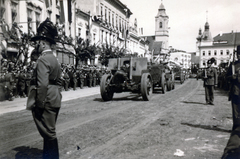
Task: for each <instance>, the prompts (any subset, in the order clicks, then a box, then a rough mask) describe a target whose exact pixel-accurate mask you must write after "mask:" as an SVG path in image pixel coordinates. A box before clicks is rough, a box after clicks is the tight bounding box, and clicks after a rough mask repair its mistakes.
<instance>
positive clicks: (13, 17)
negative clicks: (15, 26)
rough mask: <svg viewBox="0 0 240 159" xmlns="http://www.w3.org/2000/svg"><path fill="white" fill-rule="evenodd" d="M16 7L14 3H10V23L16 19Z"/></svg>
mask: <svg viewBox="0 0 240 159" xmlns="http://www.w3.org/2000/svg"><path fill="white" fill-rule="evenodd" d="M3 3H4V2H3ZM17 5H18V4H17V3H14V2H13V1H12V2H11V11H12V22H15V20H16V17H17V13H18V11H17Z"/></svg>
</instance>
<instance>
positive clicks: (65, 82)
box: [0, 58, 108, 101]
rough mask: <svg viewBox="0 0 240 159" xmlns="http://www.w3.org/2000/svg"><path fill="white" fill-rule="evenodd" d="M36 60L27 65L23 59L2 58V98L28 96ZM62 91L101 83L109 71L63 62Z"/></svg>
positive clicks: (0, 78) (10, 98) (0, 71)
mask: <svg viewBox="0 0 240 159" xmlns="http://www.w3.org/2000/svg"><path fill="white" fill-rule="evenodd" d="M34 65H35V62H34V61H31V62H30V63H29V64H28V65H27V66H26V65H24V64H23V63H22V62H21V61H20V62H19V63H13V62H10V61H7V60H6V59H4V58H3V59H1V63H0V94H1V95H0V100H1V101H3V100H9V101H12V100H14V98H19V97H20V98H26V97H27V96H28V90H29V87H30V82H31V80H32V75H33V68H34ZM61 69H62V91H68V90H70V89H72V90H76V89H83V88H86V87H95V86H96V85H100V80H101V77H102V75H103V74H105V73H108V71H107V70H106V68H99V67H97V66H95V65H81V66H80V65H79V66H77V67H75V66H74V65H72V64H63V63H62V64H61Z"/></svg>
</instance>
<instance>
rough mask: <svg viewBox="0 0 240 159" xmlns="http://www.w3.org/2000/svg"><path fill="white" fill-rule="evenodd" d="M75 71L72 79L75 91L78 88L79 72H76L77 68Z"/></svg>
mask: <svg viewBox="0 0 240 159" xmlns="http://www.w3.org/2000/svg"><path fill="white" fill-rule="evenodd" d="M73 71H74V72H73V77H72V78H73V79H72V81H73V90H74V91H75V90H76V87H77V73H76V71H75V70H73Z"/></svg>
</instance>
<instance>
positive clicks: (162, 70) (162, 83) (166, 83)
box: [148, 64, 175, 94]
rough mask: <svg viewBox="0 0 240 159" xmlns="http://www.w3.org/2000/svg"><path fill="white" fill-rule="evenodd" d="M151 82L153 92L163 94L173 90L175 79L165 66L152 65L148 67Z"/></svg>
mask: <svg viewBox="0 0 240 159" xmlns="http://www.w3.org/2000/svg"><path fill="white" fill-rule="evenodd" d="M148 69H149V72H150V74H151V76H152V81H153V92H155V91H156V90H157V89H160V90H162V93H163V94H164V93H165V92H166V90H167V91H171V90H172V89H174V88H175V77H174V73H173V71H172V70H171V69H170V67H169V66H167V65H166V64H153V65H150V66H149V67H148Z"/></svg>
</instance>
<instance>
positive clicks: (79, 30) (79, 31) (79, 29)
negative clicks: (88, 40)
mask: <svg viewBox="0 0 240 159" xmlns="http://www.w3.org/2000/svg"><path fill="white" fill-rule="evenodd" d="M78 36H79V37H81V28H78Z"/></svg>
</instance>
